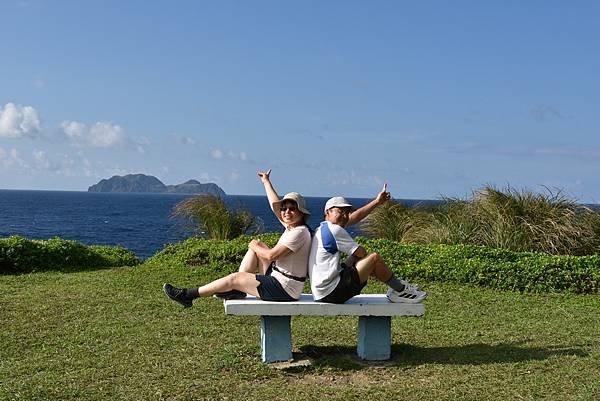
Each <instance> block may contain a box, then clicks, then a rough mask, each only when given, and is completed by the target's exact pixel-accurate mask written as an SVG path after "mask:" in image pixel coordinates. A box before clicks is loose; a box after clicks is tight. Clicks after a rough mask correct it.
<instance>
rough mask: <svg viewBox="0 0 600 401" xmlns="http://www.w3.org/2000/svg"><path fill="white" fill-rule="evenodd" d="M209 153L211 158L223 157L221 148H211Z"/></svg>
mask: <svg viewBox="0 0 600 401" xmlns="http://www.w3.org/2000/svg"><path fill="white" fill-rule="evenodd" d="M210 155H211V156H212V158H213V159H217V160H219V159H222V158H223V151H222V150H221V149H212V150H211V151H210Z"/></svg>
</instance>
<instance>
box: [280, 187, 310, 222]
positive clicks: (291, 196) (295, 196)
mask: <svg viewBox="0 0 600 401" xmlns="http://www.w3.org/2000/svg"><path fill="white" fill-rule="evenodd" d="M286 200H291V201H294V202H296V204H297V205H298V210H300V211H301V212H302V213H304V214H305V215H307V216H310V212H309V211H308V209H307V208H306V202H305V201H304V198H303V197H302V195H300V194H299V193H298V192H290V193H287V194H285V195H284V197H283V198H282V199H281V200H278V201H277V202H273V204H274V205H278V204H281V203H283V202H284V201H286Z"/></svg>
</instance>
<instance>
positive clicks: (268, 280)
mask: <svg viewBox="0 0 600 401" xmlns="http://www.w3.org/2000/svg"><path fill="white" fill-rule="evenodd" d="M271 270H272V269H271V267H269V269H268V270H267V272H266V274H265V275H262V274H257V275H256V279H257V280H258V282H259V283H260V284H259V285H258V287H257V290H258V296H259V297H260V299H262V300H263V301H278V302H290V301H295V299H294V298H292V297H291V296H290V294H288V293H287V292H286V291H285V290H284V289H283V286H282V285H281V283H280V282H279V281H277V279H276V278H275V277H273V276H271Z"/></svg>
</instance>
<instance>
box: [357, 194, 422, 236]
mask: <svg viewBox="0 0 600 401" xmlns="http://www.w3.org/2000/svg"><path fill="white" fill-rule="evenodd" d="M430 220H431V216H430V214H429V213H427V212H426V211H424V210H421V209H419V208H416V207H415V208H409V207H407V206H405V205H404V204H403V203H401V202H398V201H394V200H392V201H390V202H387V203H385V204H383V205H381V206H380V207H378V208H377V209H375V212H373V213H371V214H370V215H369V216H367V218H366V219H365V220H364V221H363V223H362V224H361V231H362V232H363V233H364V234H365V235H368V236H370V237H377V238H385V239H389V240H392V241H397V242H402V243H420V242H423V241H422V240H423V239H422V238H421V234H422V232H423V230H424V229H425V228H426V227H427V226H428V225H429V224H430V223H431V222H430ZM424 242H426V241H424Z"/></svg>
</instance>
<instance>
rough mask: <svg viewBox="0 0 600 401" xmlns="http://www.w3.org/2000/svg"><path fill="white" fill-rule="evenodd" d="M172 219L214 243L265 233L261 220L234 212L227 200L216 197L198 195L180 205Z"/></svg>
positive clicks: (244, 213) (238, 210)
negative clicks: (181, 222)
mask: <svg viewBox="0 0 600 401" xmlns="http://www.w3.org/2000/svg"><path fill="white" fill-rule="evenodd" d="M172 217H174V218H180V219H182V221H183V222H184V224H185V226H186V227H187V228H188V229H190V230H191V231H193V232H195V233H196V234H199V235H201V236H203V237H208V238H212V239H220V240H224V239H232V238H236V237H239V236H240V235H243V234H255V233H258V232H259V231H260V230H261V229H262V222H261V220H260V219H258V218H257V217H254V216H253V215H252V213H250V211H248V210H246V209H242V208H238V209H237V210H230V209H229V208H228V207H227V205H226V204H225V201H224V200H223V199H221V198H219V197H217V196H213V195H198V196H194V197H191V198H188V199H185V200H183V201H181V202H179V203H178V204H176V205H175V207H174V208H173V212H172Z"/></svg>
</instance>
